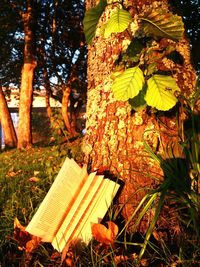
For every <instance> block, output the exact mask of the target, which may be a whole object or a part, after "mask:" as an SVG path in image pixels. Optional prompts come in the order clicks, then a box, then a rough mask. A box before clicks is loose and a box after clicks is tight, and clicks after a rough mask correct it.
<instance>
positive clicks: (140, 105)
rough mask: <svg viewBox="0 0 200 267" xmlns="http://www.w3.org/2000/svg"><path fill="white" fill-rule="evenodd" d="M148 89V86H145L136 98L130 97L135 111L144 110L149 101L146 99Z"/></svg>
mask: <svg viewBox="0 0 200 267" xmlns="http://www.w3.org/2000/svg"><path fill="white" fill-rule="evenodd" d="M146 91H147V88H146V86H143V88H142V90H140V92H139V94H138V95H137V96H135V97H134V98H129V100H128V102H129V104H130V105H131V107H132V109H134V110H135V111H139V110H143V109H144V108H145V107H146V105H147V103H146V101H145V99H144V97H145V94H146Z"/></svg>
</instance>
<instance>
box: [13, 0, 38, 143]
mask: <svg viewBox="0 0 200 267" xmlns="http://www.w3.org/2000/svg"><path fill="white" fill-rule="evenodd" d="M26 4H27V7H26V11H25V12H23V13H21V15H22V20H23V25H24V64H23V67H22V75H21V88H20V102H19V124H18V144H17V147H18V148H29V147H30V146H31V144H32V135H31V105H32V98H33V79H34V70H35V67H36V66H37V62H36V56H35V50H36V36H35V34H36V23H37V19H36V12H37V10H36V5H37V2H36V1H34V0H27V1H26Z"/></svg>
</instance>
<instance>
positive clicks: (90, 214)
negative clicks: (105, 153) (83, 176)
mask: <svg viewBox="0 0 200 267" xmlns="http://www.w3.org/2000/svg"><path fill="white" fill-rule="evenodd" d="M100 177H101V179H102V182H101V183H100V185H99V187H98V188H97V190H96V192H95V191H94V190H92V194H90V196H89V198H88V200H87V201H86V203H84V206H83V207H82V208H81V213H80V212H79V211H78V213H79V214H78V213H77V214H75V220H73V221H71V222H69V221H67V220H66V222H65V227H64V228H66V232H65V233H64V232H63V233H62V234H63V238H62V239H59V237H58V236H57V235H56V238H55V239H54V240H53V242H52V245H53V246H54V248H55V249H57V250H58V251H60V252H61V251H62V250H63V249H64V248H65V246H66V245H69V244H70V242H71V241H74V240H77V239H81V240H82V241H84V242H85V243H86V244H87V243H88V242H89V241H90V240H91V238H92V233H91V223H98V222H99V220H101V219H102V218H103V217H104V216H105V214H106V212H107V210H108V208H109V206H110V204H111V202H112V200H113V198H114V196H115V195H116V193H117V191H118V189H119V187H120V185H119V184H118V183H115V182H113V181H111V180H109V179H103V176H96V177H95V178H96V179H97V180H98V179H99V178H100ZM86 204H87V206H86ZM77 215H78V216H77ZM57 237H58V239H57Z"/></svg>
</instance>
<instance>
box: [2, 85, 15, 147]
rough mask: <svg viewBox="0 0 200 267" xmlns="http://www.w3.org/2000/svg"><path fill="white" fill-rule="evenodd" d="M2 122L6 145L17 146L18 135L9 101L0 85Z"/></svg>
mask: <svg viewBox="0 0 200 267" xmlns="http://www.w3.org/2000/svg"><path fill="white" fill-rule="evenodd" d="M0 122H1V125H2V128H3V134H4V143H5V147H6V148H7V147H8V148H13V147H16V146H17V136H16V133H15V128H14V125H13V121H12V118H11V116H10V112H9V110H8V106H7V102H6V99H5V96H4V93H3V90H2V87H1V86H0Z"/></svg>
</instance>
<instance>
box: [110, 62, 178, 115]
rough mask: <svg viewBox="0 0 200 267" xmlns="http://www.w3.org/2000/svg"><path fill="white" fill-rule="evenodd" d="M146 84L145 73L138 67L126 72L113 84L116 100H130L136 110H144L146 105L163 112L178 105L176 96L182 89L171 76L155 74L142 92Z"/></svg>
mask: <svg viewBox="0 0 200 267" xmlns="http://www.w3.org/2000/svg"><path fill="white" fill-rule="evenodd" d="M144 82H145V80H144V75H143V72H142V70H141V69H140V68H139V67H138V66H136V67H133V68H129V69H127V70H125V71H124V72H123V73H122V74H120V75H119V76H117V77H116V79H115V80H114V82H113V86H112V90H113V93H114V96H115V98H116V99H117V100H121V101H127V100H129V103H130V104H131V106H132V107H133V108H134V109H135V110H138V109H141V108H144V107H145V106H146V103H147V105H149V106H151V107H155V108H156V109H158V110H163V111H165V110H169V109H171V108H172V107H174V106H175V105H176V103H177V101H178V99H177V98H176V97H175V95H174V94H175V92H176V91H180V89H179V87H178V86H177V84H176V81H175V79H173V78H172V77H171V76H165V75H156V74H155V75H153V76H152V77H151V78H149V79H148V80H147V89H146V90H145V89H143V90H142V88H143V86H144ZM141 90H142V91H141ZM139 93H140V94H139Z"/></svg>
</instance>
